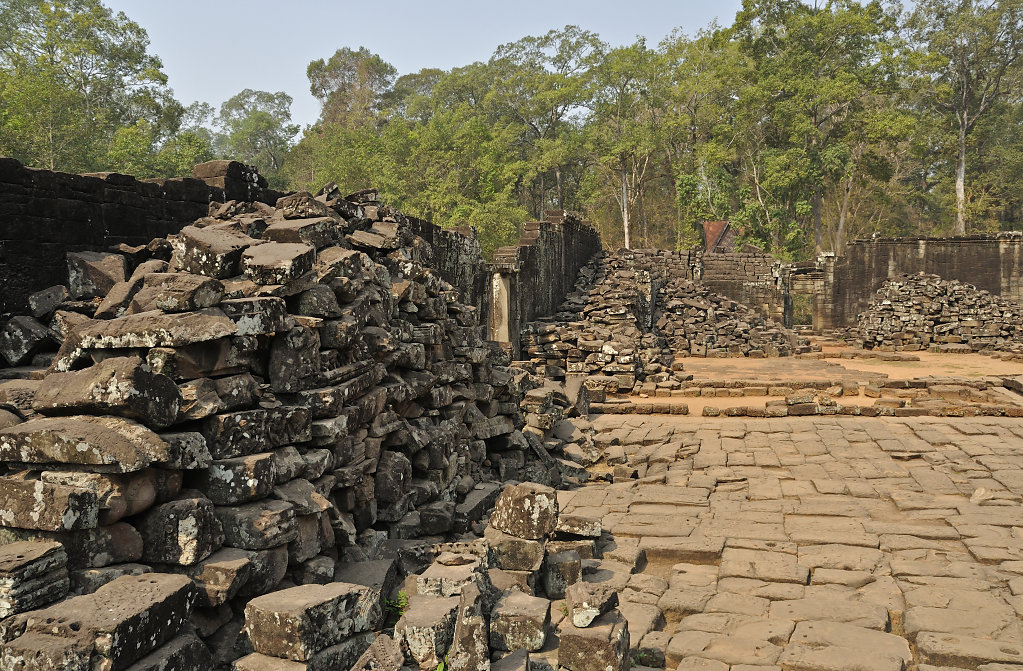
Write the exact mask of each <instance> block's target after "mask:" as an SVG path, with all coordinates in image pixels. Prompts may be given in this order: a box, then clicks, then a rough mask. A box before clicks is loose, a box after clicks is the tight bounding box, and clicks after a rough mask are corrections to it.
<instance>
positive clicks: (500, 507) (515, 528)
mask: <svg viewBox="0 0 1023 671" xmlns="http://www.w3.org/2000/svg"><path fill="white" fill-rule="evenodd" d="M557 521H558V498H557V496H556V495H555V492H554V490H553V489H551V488H550V487H545V486H543V485H537V484H534V483H528V482H527V483H524V484H521V485H513V486H508V487H505V489H504V491H502V492H501V495H500V496H498V497H497V503H496V504H495V505H494V512H493V513H492V514H491V516H490V523H491V524H492V525H493V526H494V527H495V528H496V529H498V530H500V531H503V532H504V533H506V534H510V535H512V536H515V537H516V538H524V539H529V540H539V539H542V538H545V537H546V536H547V534H549V533H550V532H552V531H553V530H554V527H555V526H557Z"/></svg>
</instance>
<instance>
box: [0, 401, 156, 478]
mask: <svg viewBox="0 0 1023 671" xmlns="http://www.w3.org/2000/svg"><path fill="white" fill-rule="evenodd" d="M0 460H3V461H11V462H20V463H31V464H52V463H57V464H79V465H82V466H93V467H96V468H97V469H98V470H108V471H112V472H118V473H127V472H131V471H139V470H142V469H143V468H145V467H146V466H149V465H150V464H154V463H168V462H169V461H170V460H171V450H170V447H169V445H168V444H167V442H166V441H164V440H163V439H161V438H160V437H159V436H158V435H156V434H155V433H153V432H152V431H150V430H149V429H147V428H146V427H144V426H142V425H141V424H136V423H135V422H132V421H129V420H126V419H121V418H119V417H90V416H87V415H77V416H72V417H45V418H39V419H31V420H29V421H27V422H24V423H22V424H17V425H15V426H11V427H8V428H6V429H2V430H0Z"/></svg>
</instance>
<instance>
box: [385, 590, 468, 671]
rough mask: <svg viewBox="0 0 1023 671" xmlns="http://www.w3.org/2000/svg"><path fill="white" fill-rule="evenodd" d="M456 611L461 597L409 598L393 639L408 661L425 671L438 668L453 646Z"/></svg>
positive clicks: (395, 627) (395, 628)
mask: <svg viewBox="0 0 1023 671" xmlns="http://www.w3.org/2000/svg"><path fill="white" fill-rule="evenodd" d="M457 611H458V597H446V598H444V597H433V596H412V597H409V602H408V606H407V607H406V608H405V612H404V613H403V614H402V616H401V618H400V619H399V620H398V622H397V624H395V625H394V639H395V642H396V643H397V644H398V645H399V646H400V647H401V649H402V650H403V651H404V655H405V659H406V660H408V662H409V663H415V664H418V665H419V666H420V668H422V669H427V670H431V671H432V669H435V668H437V667H438V666H439V665H440V663H441V661H442V660H443V659H444V655H445V653H447V651H448V648H449V647H450V645H451V640H452V638H453V636H454V633H455V615H456V613H457Z"/></svg>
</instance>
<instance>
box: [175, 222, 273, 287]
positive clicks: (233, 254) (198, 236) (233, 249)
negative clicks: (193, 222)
mask: <svg viewBox="0 0 1023 671" xmlns="http://www.w3.org/2000/svg"><path fill="white" fill-rule="evenodd" d="M172 244H173V245H174V258H175V259H176V260H177V267H178V269H179V270H184V271H185V272H189V273H195V274H198V275H205V276H206V277H213V278H216V279H224V278H227V277H234V276H235V275H239V274H240V271H241V268H240V267H239V266H240V262H241V259H242V253H243V252H245V250H247V249H248V248H249V247H252V246H253V245H259V244H260V241H258V240H254V239H252V238H250V237H249V236H247V235H245V234H244V233H242V232H241V231H239V230H234V229H231V228H224V227H214V226H207V227H204V228H197V227H195V226H185V227H184V228H182V229H181V231H180V232H179V233H178V235H177V238H176V239H174V240H173V241H172Z"/></svg>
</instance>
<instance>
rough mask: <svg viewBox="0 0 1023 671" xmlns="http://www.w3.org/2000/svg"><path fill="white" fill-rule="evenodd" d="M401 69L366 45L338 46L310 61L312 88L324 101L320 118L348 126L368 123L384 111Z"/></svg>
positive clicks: (321, 101)
mask: <svg viewBox="0 0 1023 671" xmlns="http://www.w3.org/2000/svg"><path fill="white" fill-rule="evenodd" d="M397 72H398V71H397V70H396V69H395V68H394V66H393V65H391V64H390V63H388V62H387V61H385V60H384V59H382V58H381V57H380V56H378V55H377V54H374V53H372V52H371V51H370V50H369V49H367V48H366V47H359V48H358V50H352V49H350V48H348V47H344V48H342V49H338V50H337V51H336V52H334V55H333V56H331V57H330V58H329V59H328V60H326V61H324V60H323V59H322V58H320V59H318V60H315V61H313V62H311V63H310V64H309V67H308V68H307V69H306V76H307V77H308V78H309V90H310V92H311V93H312V94H313V97H315V98H316V99H317V100H319V101H320V106H321V110H322V111H321V115H320V118H321V120H322V121H324V122H326V123H338V124H344V125H348V126H354V125H360V124H365V123H367V122H369V121H371V120H372V119H373V118H374V117H375V116H376V114H377V113H378V112H379V111H380V109H381V107H382V105H383V100H384V97H385V95H386V94H387V93H388V92H389V91H390V90H391V86H392V85H393V84H394V76H395V75H396V74H397Z"/></svg>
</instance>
